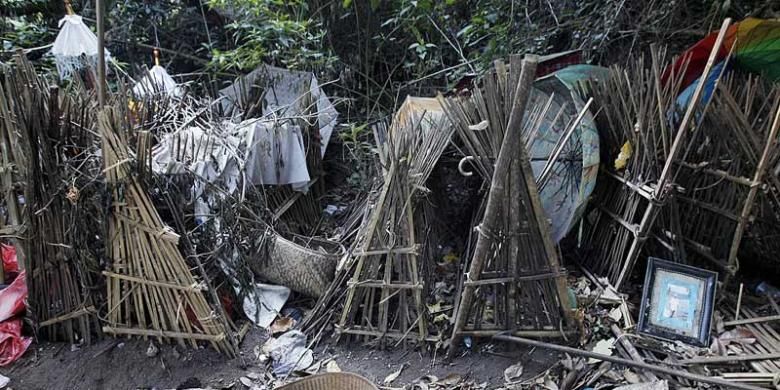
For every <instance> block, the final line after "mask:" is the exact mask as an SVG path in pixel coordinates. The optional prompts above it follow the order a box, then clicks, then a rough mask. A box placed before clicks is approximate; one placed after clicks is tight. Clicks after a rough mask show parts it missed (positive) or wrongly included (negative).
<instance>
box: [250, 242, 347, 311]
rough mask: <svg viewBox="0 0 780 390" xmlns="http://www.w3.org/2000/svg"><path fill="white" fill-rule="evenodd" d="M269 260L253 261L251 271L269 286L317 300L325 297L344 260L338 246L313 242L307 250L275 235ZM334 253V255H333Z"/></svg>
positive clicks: (265, 258) (266, 258) (264, 258)
mask: <svg viewBox="0 0 780 390" xmlns="http://www.w3.org/2000/svg"><path fill="white" fill-rule="evenodd" d="M270 239H271V240H272V241H271V242H272V244H271V249H270V251H269V254H268V256H267V257H266V256H263V257H262V258H258V259H256V260H254V261H250V263H249V267H250V268H251V269H252V271H253V272H254V273H255V274H256V275H258V276H260V277H261V278H262V279H264V280H267V281H268V282H271V283H274V284H278V285H282V286H286V287H288V288H289V289H291V290H293V291H296V292H299V293H301V294H305V295H308V296H311V297H314V298H319V297H320V295H322V294H323V293H325V291H326V290H327V289H328V286H330V283H331V282H332V281H333V276H334V274H335V273H336V264H337V263H338V259H339V258H340V257H341V255H342V254H341V253H339V252H340V250H338V249H337V248H340V247H339V246H338V244H335V243H332V242H329V241H325V240H320V239H310V240H309V242H308V245H309V247H314V248H319V250H315V249H311V248H307V247H305V246H303V245H299V244H297V243H294V242H292V241H290V240H287V239H285V238H284V237H282V236H280V235H278V234H273V237H271V238H270ZM334 252H335V253H334Z"/></svg>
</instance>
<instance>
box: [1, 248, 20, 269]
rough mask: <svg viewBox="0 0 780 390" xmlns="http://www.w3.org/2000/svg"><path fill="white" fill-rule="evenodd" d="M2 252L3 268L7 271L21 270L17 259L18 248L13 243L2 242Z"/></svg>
mask: <svg viewBox="0 0 780 390" xmlns="http://www.w3.org/2000/svg"><path fill="white" fill-rule="evenodd" d="M0 253H2V256H3V270H5V273H6V274H8V273H16V272H19V262H18V261H16V248H15V247H13V246H11V245H5V244H0Z"/></svg>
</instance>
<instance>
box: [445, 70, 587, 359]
mask: <svg viewBox="0 0 780 390" xmlns="http://www.w3.org/2000/svg"><path fill="white" fill-rule="evenodd" d="M525 66H526V65H525V64H524V65H523V67H525ZM530 72H531V73H530V74H531V75H533V71H532V70H531V71H530ZM526 78H527V80H526V79H523V76H521V61H520V57H519V56H512V58H511V62H510V64H509V66H508V67H507V66H506V65H505V64H504V63H503V62H501V61H497V62H496V66H495V72H493V73H492V74H489V75H487V76H486V77H485V78H484V79H483V80H482V81H481V83H482V84H481V86H479V87H477V88H474V90H473V91H471V94H472V95H471V97H470V98H449V99H444V98H440V101H441V102H442V106H443V107H444V111H445V113H446V114H447V116H448V118H449V119H450V121H451V122H452V123H454V124H455V127H456V132H457V134H458V138H459V140H460V142H461V143H462V144H463V145H464V149H465V150H466V151H467V152H468V153H470V155H469V156H468V157H467V159H468V160H469V161H471V162H472V164H473V166H474V167H475V168H476V171H477V172H479V173H480V175H481V176H482V178H483V181H484V183H485V185H487V187H488V188H487V194H486V197H485V198H484V199H483V200H482V202H481V205H480V206H479V207H478V209H477V210H475V213H474V216H475V219H476V220H478V221H480V222H481V223H480V224H479V225H478V226H477V227H476V229H475V231H476V232H477V233H475V234H474V235H472V237H471V238H470V240H469V241H470V246H471V249H469V250H468V251H467V253H466V256H468V257H469V258H470V261H469V263H467V264H466V269H467V270H468V272H467V273H466V277H465V278H463V279H464V280H462V282H461V283H460V286H459V287H460V290H461V291H462V292H461V294H460V298H459V302H456V304H457V306H456V309H455V312H456V320H455V325H454V329H453V335H452V339H451V340H452V343H451V345H450V353H454V352H455V351H456V350H457V347H458V345H457V343H458V341H459V340H460V339H461V338H462V337H464V336H472V337H490V336H493V335H496V334H498V333H500V332H504V331H514V332H518V333H524V334H527V335H528V334H534V335H537V336H539V335H547V336H555V335H559V334H560V329H561V327H562V325H564V326H565V327H567V328H568V326H569V325H573V323H571V322H572V318H573V313H572V311H571V304H570V302H569V296H568V293H567V292H566V273H565V271H564V270H563V269H562V268H561V267H560V262H559V258H558V252H557V250H556V248H555V244H554V242H553V240H552V236H551V234H550V222H549V220H548V219H547V217H546V215H545V212H544V210H543V209H542V205H541V199H540V197H539V192H538V189H537V183H536V180H535V178H534V174H533V171H532V169H531V166H530V160H529V157H528V154H527V151H526V148H527V145H528V144H529V143H530V142H532V140H531V138H533V135H532V133H533V129H535V128H537V127H538V126H539V125H540V123H541V121H545V120H547V115H546V114H547V112H546V110H545V106H546V102H545V101H543V100H545V99H532V98H531V97H530V95H531V86H530V82H531V81H532V78H529V77H526ZM525 84H528V85H525ZM519 85H520V86H519ZM516 90H517V91H519V92H517V93H518V94H515V93H516V92H515V91H516ZM523 94H525V96H523ZM523 100H525V101H523ZM517 115H519V117H517V118H514V116H517ZM510 118H512V119H510ZM480 123H484V124H487V126H486V127H484V128H483V126H479V124H480ZM510 131H516V132H518V133H519V134H518V138H519V140H518V141H519V142H518V143H517V144H515V146H512V145H509V144H507V142H509V141H507V139H508V138H509V137H508V136H507V134H509V132H510ZM504 148H509V149H508V150H511V151H509V152H508V153H509V155H510V156H511V157H510V162H509V169H506V170H501V168H500V164H501V162H500V159H501V156H502V154H503V153H506V151H504ZM493 161H496V162H495V167H494V164H493V163H492V162H493ZM491 178H492V181H491ZM490 197H495V198H496V199H497V200H498V206H497V208H498V211H497V212H496V211H493V212H492V213H491V211H490V207H489V206H488V204H489V202H490V201H491V200H490V199H489V198H490ZM482 240H486V241H487V242H488V244H487V245H488V249H487V251H486V252H484V253H482V252H480V250H479V247H480V245H481V243H480V242H479V241H482Z"/></svg>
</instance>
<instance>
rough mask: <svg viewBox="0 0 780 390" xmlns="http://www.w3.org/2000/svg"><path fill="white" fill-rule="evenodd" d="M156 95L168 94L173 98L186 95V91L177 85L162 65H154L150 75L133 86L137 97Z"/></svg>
mask: <svg viewBox="0 0 780 390" xmlns="http://www.w3.org/2000/svg"><path fill="white" fill-rule="evenodd" d="M156 94H167V95H168V96H171V97H181V96H182V95H184V89H183V88H182V87H181V86H180V85H178V84H176V81H174V80H173V77H171V75H169V74H168V71H166V70H165V68H163V67H162V66H160V65H154V66H153V67H152V68H151V69H149V73H147V74H146V76H144V78H142V79H141V81H139V82H138V83H137V84H136V85H135V86H133V95H135V96H137V97H145V96H152V95H156Z"/></svg>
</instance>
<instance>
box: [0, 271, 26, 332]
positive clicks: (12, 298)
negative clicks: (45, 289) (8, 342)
mask: <svg viewBox="0 0 780 390" xmlns="http://www.w3.org/2000/svg"><path fill="white" fill-rule="evenodd" d="M24 276H25V272H24V271H22V272H21V273H20V274H19V275H18V276H17V277H16V279H14V281H13V283H11V284H10V285H9V286H8V287H6V288H4V289H2V290H0V321H5V320H7V319H9V318H11V317H13V316H15V315H17V314H19V313H21V312H23V311H24V301H25V299H27V284H26V283H25V279H24Z"/></svg>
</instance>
